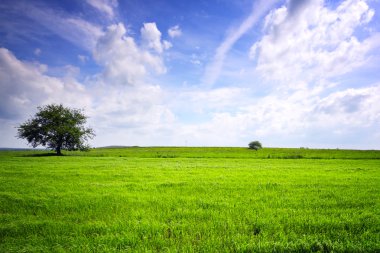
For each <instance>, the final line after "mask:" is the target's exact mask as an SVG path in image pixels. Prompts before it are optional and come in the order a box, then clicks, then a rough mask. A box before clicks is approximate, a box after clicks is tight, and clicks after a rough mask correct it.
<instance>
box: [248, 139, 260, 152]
mask: <svg viewBox="0 0 380 253" xmlns="http://www.w3.org/2000/svg"><path fill="white" fill-rule="evenodd" d="M248 147H249V148H250V149H254V150H258V149H261V148H263V145H261V143H260V142H259V141H251V142H250V143H249V144H248Z"/></svg>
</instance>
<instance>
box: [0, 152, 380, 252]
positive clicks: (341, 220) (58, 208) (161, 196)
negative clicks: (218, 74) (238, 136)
mask: <svg viewBox="0 0 380 253" xmlns="http://www.w3.org/2000/svg"><path fill="white" fill-rule="evenodd" d="M64 154H65V155H64V156H61V157H59V156H53V155H50V153H49V152H47V151H0V252H380V151H358V150H338V149H331V150H315V149H307V148H301V149H280V148H278V149H276V148H264V149H262V150H259V151H254V150H249V149H247V148H184V147H151V148H148V147H145V148H142V147H131V148H103V149H102V148H99V149H92V150H90V151H89V152H66V153H64Z"/></svg>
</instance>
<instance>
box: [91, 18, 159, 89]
mask: <svg viewBox="0 0 380 253" xmlns="http://www.w3.org/2000/svg"><path fill="white" fill-rule="evenodd" d="M141 36H142V39H143V45H144V46H139V45H138V44H137V43H136V42H135V40H134V38H133V37H131V36H128V35H127V31H126V29H125V26H124V25H123V24H122V23H119V24H115V25H111V26H109V27H108V29H107V31H106V33H105V34H104V35H103V36H102V37H100V38H99V40H98V42H97V45H96V48H95V50H94V53H93V56H94V59H95V60H96V61H97V62H98V63H99V64H100V65H102V66H103V67H104V72H103V76H102V78H104V80H105V81H106V82H110V83H111V84H129V85H135V84H137V83H139V82H141V81H142V80H143V79H144V78H145V77H146V75H148V74H149V73H151V72H153V73H156V74H163V73H165V72H166V68H165V64H164V60H163V57H162V52H163V50H164V49H165V44H164V42H162V41H161V39H160V38H161V33H160V31H159V30H158V29H157V27H156V25H155V24H154V23H150V24H144V27H143V28H142V29H141ZM146 46H147V47H148V48H146ZM148 49H153V51H151V50H148Z"/></svg>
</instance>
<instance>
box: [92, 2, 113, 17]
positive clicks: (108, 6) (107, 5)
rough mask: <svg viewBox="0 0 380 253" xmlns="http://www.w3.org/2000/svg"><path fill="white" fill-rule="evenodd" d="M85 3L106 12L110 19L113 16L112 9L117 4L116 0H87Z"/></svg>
mask: <svg viewBox="0 0 380 253" xmlns="http://www.w3.org/2000/svg"><path fill="white" fill-rule="evenodd" d="M87 3H88V4H89V5H91V6H92V7H94V8H95V9H97V10H99V11H100V12H102V13H104V14H106V15H107V16H108V17H109V18H110V19H113V18H114V17H115V12H114V9H115V8H116V7H117V6H118V2H117V0H87Z"/></svg>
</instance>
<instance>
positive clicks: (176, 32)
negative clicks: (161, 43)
mask: <svg viewBox="0 0 380 253" xmlns="http://www.w3.org/2000/svg"><path fill="white" fill-rule="evenodd" d="M168 34H169V36H170V37H171V38H175V37H180V36H181V35H182V30H181V28H180V27H179V25H175V26H172V27H170V28H169V30H168Z"/></svg>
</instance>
